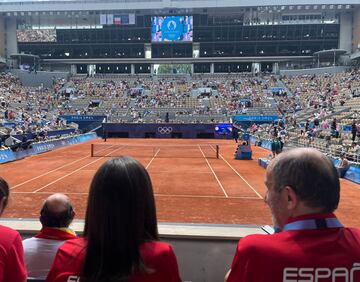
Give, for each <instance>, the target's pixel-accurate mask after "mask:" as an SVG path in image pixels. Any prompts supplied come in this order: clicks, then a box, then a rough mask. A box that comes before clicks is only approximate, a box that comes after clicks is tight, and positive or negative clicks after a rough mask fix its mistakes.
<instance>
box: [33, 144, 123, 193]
mask: <svg viewBox="0 0 360 282" xmlns="http://www.w3.org/2000/svg"><path fill="white" fill-rule="evenodd" d="M120 149H121V148H117V149H115V150H113V151H111V152H110V153H107V154H106V155H105V156H104V157H101V158H99V159H97V160H95V161H92V162H90V163H88V164H86V165H83V166H81V167H79V168H78V169H76V170H74V171H72V172H70V173H68V174H65V175H64V176H62V177H59V178H58V179H56V180H54V181H52V182H50V183H48V184H46V185H44V186H42V187H40V188H39V189H36V190H35V191H32V193H37V192H39V191H40V190H42V189H44V188H46V187H48V186H50V185H52V184H54V183H56V182H58V181H60V180H62V179H64V178H66V177H68V176H70V175H72V174H74V173H76V172H78V171H79V170H82V169H83V168H85V167H88V166H89V165H91V164H93V163H96V162H97V161H100V160H102V159H104V158H106V157H107V156H109V155H110V154H112V153H113V152H116V151H117V150H120Z"/></svg>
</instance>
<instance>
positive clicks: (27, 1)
mask: <svg viewBox="0 0 360 282" xmlns="http://www.w3.org/2000/svg"><path fill="white" fill-rule="evenodd" d="M314 2H315V3H314ZM352 5H360V2H359V0H335V1H334V0H321V1H311V0H278V1H273V0H242V1H239V0H222V1H220V0H103V1H99V0H0V12H13V11H22V12H31V11H66V10H69V11H76V10H81V11H84V10H86V11H91V10H96V11H106V10H108V11H112V10H135V11H136V10H156V9H158V10H163V9H183V10H184V11H183V12H184V13H191V12H192V10H193V9H203V8H232V7H257V6H260V7H265V6H267V7H270V8H273V9H274V10H278V11H281V10H284V9H286V8H288V7H291V6H292V7H293V8H292V9H291V10H293V11H294V12H299V11H301V10H304V11H307V10H313V9H315V10H319V11H321V10H324V9H330V10H339V9H351V8H352Z"/></svg>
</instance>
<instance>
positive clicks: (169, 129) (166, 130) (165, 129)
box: [158, 127, 173, 134]
mask: <svg viewBox="0 0 360 282" xmlns="http://www.w3.org/2000/svg"><path fill="white" fill-rule="evenodd" d="M158 131H159V133H160V134H170V133H171V132H172V131H173V129H172V127H158Z"/></svg>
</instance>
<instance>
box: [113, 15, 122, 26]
mask: <svg viewBox="0 0 360 282" xmlns="http://www.w3.org/2000/svg"><path fill="white" fill-rule="evenodd" d="M114 24H116V25H121V17H120V16H115V17H114Z"/></svg>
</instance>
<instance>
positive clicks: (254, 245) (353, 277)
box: [227, 214, 360, 282]
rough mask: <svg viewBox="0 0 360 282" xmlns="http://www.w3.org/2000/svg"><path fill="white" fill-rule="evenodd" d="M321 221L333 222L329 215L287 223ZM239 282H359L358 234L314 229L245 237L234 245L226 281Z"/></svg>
mask: <svg viewBox="0 0 360 282" xmlns="http://www.w3.org/2000/svg"><path fill="white" fill-rule="evenodd" d="M325 218H333V219H335V220H336V217H335V216H334V215H333V214H324V215H312V216H303V217H298V218H293V219H291V220H290V221H289V223H295V222H298V221H303V220H307V219H325ZM346 277H347V278H346ZM240 281H242V282H281V281H283V282H285V281H287V282H298V281H313V282H317V281H318V282H332V281H336V282H338V281H339V282H340V281H341V282H343V281H347V282H357V281H360V230H358V229H354V228H344V227H336V228H317V229H300V230H287V231H283V232H280V233H277V234H273V235H250V236H247V237H245V238H243V239H241V240H240V241H239V243H238V246H237V250H236V253H235V257H234V260H233V263H232V266H231V272H230V275H229V277H228V280H227V282H240Z"/></svg>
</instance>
